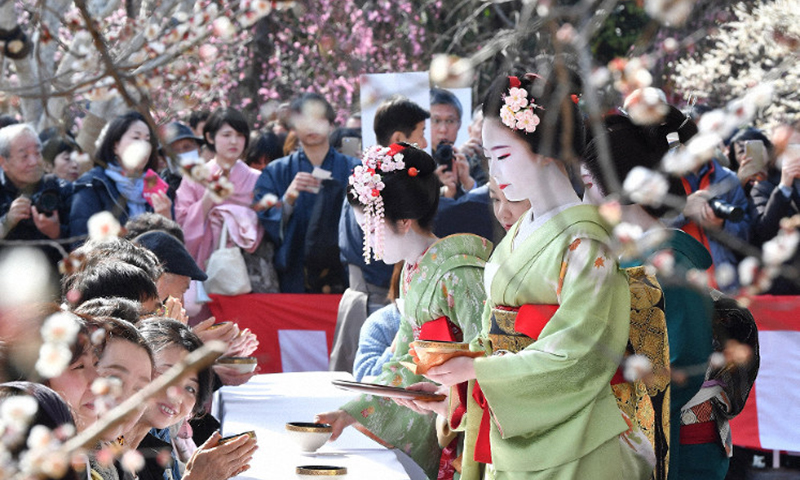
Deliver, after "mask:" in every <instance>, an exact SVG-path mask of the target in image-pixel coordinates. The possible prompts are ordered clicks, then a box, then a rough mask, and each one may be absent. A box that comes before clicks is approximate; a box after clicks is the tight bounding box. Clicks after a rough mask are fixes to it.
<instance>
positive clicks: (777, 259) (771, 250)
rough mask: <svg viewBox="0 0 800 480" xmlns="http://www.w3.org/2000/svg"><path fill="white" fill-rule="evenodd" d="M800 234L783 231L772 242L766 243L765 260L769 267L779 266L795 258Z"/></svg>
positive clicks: (793, 231) (794, 231) (764, 248)
mask: <svg viewBox="0 0 800 480" xmlns="http://www.w3.org/2000/svg"><path fill="white" fill-rule="evenodd" d="M798 242H800V233H798V231H797V230H791V231H787V230H781V231H780V232H778V235H776V236H775V238H773V239H772V240H769V241H768V242H766V243H764V246H763V247H762V248H763V259H764V264H765V265H768V266H778V265H781V264H782V263H783V262H785V261H787V260H789V259H790V258H792V257H793V256H794V253H795V251H796V250H797V244H798Z"/></svg>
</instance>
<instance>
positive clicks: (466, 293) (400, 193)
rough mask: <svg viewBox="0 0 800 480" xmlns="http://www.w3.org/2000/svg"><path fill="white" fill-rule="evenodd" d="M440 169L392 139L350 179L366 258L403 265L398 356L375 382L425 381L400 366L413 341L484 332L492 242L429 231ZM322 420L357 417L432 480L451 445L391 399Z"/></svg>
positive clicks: (343, 422) (363, 402)
mask: <svg viewBox="0 0 800 480" xmlns="http://www.w3.org/2000/svg"><path fill="white" fill-rule="evenodd" d="M435 169H436V163H435V162H434V161H433V159H432V158H431V157H430V155H428V154H427V153H425V152H424V151H422V150H419V149H417V148H415V147H411V146H408V145H405V144H402V145H397V144H394V145H391V146H390V147H388V148H379V147H374V148H373V149H371V150H369V151H368V152H367V153H366V154H365V157H364V165H363V166H362V167H357V168H356V170H355V173H354V175H353V177H352V179H351V188H350V192H349V198H350V199H351V200H355V207H356V208H355V213H356V217H357V218H358V220H359V223H360V224H361V226H362V228H363V229H364V232H365V252H366V254H367V256H369V252H370V250H371V251H373V252H374V253H375V256H376V257H377V258H383V259H384V261H385V262H386V263H390V264H391V263H396V262H398V261H401V260H405V262H406V266H405V268H404V269H403V274H402V278H401V296H400V301H399V302H398V307H399V308H400V311H401V313H402V314H403V321H402V322H401V324H400V330H399V332H398V334H397V335H398V336H397V338H396V340H395V342H396V347H395V353H394V356H393V358H392V359H391V360H390V361H389V362H388V363H387V364H386V365H385V366H384V369H383V373H382V374H381V375H380V376H379V377H378V379H377V382H376V383H380V384H385V385H392V386H404V387H405V386H409V385H412V384H414V383H417V382H421V381H426V380H425V379H424V378H423V377H422V376H420V375H415V374H413V373H412V372H411V371H410V370H408V369H407V368H406V367H403V366H402V365H401V364H400V362H401V361H404V362H413V359H412V356H411V355H410V354H409V343H410V342H412V341H414V340H416V339H420V338H421V339H428V340H442V339H447V340H455V341H465V342H469V341H471V340H474V339H476V338H477V337H478V334H479V333H480V331H481V323H480V312H481V310H482V308H483V302H484V300H485V293H484V289H483V267H484V265H485V263H486V260H487V259H488V258H489V254H490V253H491V250H492V244H491V242H489V241H488V240H485V239H483V238H480V237H477V236H475V235H452V236H449V237H445V238H443V239H438V238H436V237H435V236H434V235H433V234H432V233H431V227H432V220H433V217H434V215H435V213H436V210H437V205H438V192H439V184H438V179H437V177H436V175H435V173H434V170H435ZM375 177H378V178H375ZM376 202H380V204H379V205H376ZM406 405H408V404H406ZM410 406H412V408H413V405H410ZM317 421H321V422H325V423H330V424H331V425H333V426H334V438H335V437H336V436H338V434H339V433H340V432H341V430H342V429H343V428H344V427H346V426H348V425H351V424H354V423H356V422H357V425H356V427H357V428H359V429H360V430H362V431H365V432H366V433H368V434H369V435H372V436H374V437H377V438H378V439H379V440H380V441H382V442H383V443H385V444H388V445H389V446H392V447H396V448H399V449H401V450H403V451H405V452H406V453H407V454H408V455H409V456H410V457H411V458H412V459H413V460H414V461H415V462H416V463H417V464H419V465H420V467H421V468H422V469H423V470H424V471H425V473H426V474H427V475H428V476H429V477H431V478H437V474H438V471H439V469H440V459H441V458H442V447H449V446H450V445H449V444H448V445H441V446H440V445H439V440H438V438H437V431H436V417H435V416H432V415H427V414H425V413H424V412H419V411H417V412H415V411H412V410H411V409H409V408H406V406H403V404H402V402H400V404H398V403H395V402H394V401H392V400H390V399H387V398H381V397H375V396H370V395H362V396H360V397H358V398H357V399H355V400H353V401H351V402H349V403H347V404H345V405H344V406H343V407H342V408H341V409H340V410H338V411H335V412H328V413H323V414H320V415H318V416H317ZM445 466H446V465H445Z"/></svg>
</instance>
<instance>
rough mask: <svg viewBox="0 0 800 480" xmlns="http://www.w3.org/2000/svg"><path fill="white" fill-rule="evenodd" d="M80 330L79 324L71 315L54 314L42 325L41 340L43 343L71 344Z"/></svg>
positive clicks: (64, 313)
mask: <svg viewBox="0 0 800 480" xmlns="http://www.w3.org/2000/svg"><path fill="white" fill-rule="evenodd" d="M80 328H81V327H80V324H79V323H78V322H77V320H76V319H75V316H74V315H72V314H71V313H68V312H58V313H54V314H53V315H50V316H49V317H47V319H46V320H45V321H44V324H43V325H42V328H41V333H42V339H43V340H44V341H45V342H56V343H58V342H60V343H68V344H69V343H73V342H74V341H75V337H76V336H77V335H78V332H79V331H80Z"/></svg>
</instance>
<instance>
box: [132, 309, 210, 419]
mask: <svg viewBox="0 0 800 480" xmlns="http://www.w3.org/2000/svg"><path fill="white" fill-rule="evenodd" d="M138 328H139V333H141V335H142V337H144V339H145V341H146V342H147V344H148V345H149V346H150V348H151V349H152V350H153V354H154V355H158V352H160V351H161V350H164V349H165V348H168V347H171V346H178V347H181V348H183V349H184V350H186V351H187V352H194V351H195V350H197V349H199V348H200V347H202V346H203V341H202V340H200V337H198V336H197V335H196V334H195V333H194V332H192V329H191V328H189V327H187V326H186V325H184V324H182V323H181V322H179V321H177V320H173V319H171V318H163V317H154V318H148V319H146V320H142V321H141V322H139V324H138ZM197 379H198V383H199V384H200V385H199V388H198V390H197V401H196V402H195V404H194V409H192V412H193V413H194V414H195V415H197V416H199V415H202V414H203V413H204V411H205V404H206V402H207V401H208V400H209V399H210V398H211V393H212V385H213V384H212V381H213V376H212V373H211V369H210V368H204V369H202V370H200V371H198V372H197Z"/></svg>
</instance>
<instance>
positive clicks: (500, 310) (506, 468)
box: [426, 73, 652, 480]
mask: <svg viewBox="0 0 800 480" xmlns="http://www.w3.org/2000/svg"><path fill="white" fill-rule="evenodd" d="M542 74H543V75H545V73H542ZM559 87H560V85H559V86H557V85H555V82H554V81H552V82H551V81H550V79H547V78H543V77H540V76H539V75H533V74H527V75H524V76H502V77H499V78H497V79H496V80H495V81H494V83H493V84H492V85H491V87H490V88H489V91H488V93H487V95H486V97H485V99H484V103H483V115H484V124H483V146H484V148H485V149H486V152H487V155H488V156H489V158H490V174H491V176H492V177H494V179H495V180H496V181H497V184H498V186H499V187H500V189H501V190H502V191H503V193H504V194H505V195H506V197H507V198H508V199H509V200H523V199H528V200H529V201H530V202H531V210H530V211H529V212H528V213H527V214H525V215H523V216H522V217H520V219H519V220H518V221H517V223H516V224H515V225H514V226H513V227H512V228H511V230H509V232H508V234H507V235H506V237H505V238H504V239H503V241H502V242H501V243H500V244H499V245H498V246H497V249H496V250H495V251H494V253H493V254H492V258H491V259H490V260H489V262H488V263H487V264H486V270H485V288H486V293H487V297H488V299H487V301H486V309H485V311H484V316H483V331H482V334H481V338H480V340H481V343H480V345H475V347H476V348H477V347H482V348H485V350H486V353H487V356H486V357H479V358H475V359H473V358H469V357H457V358H454V359H452V360H450V361H448V362H446V363H444V364H442V365H440V366H438V367H434V368H432V369H430V370H429V371H428V373H426V377H428V378H429V379H431V380H434V381H435V382H438V383H441V384H443V385H452V386H454V387H455V388H454V391H455V392H458V394H457V395H456V394H455V393H451V399H450V402H451V413H450V417H449V420H450V423H451V426H452V427H453V428H459V427H463V425H462V424H463V422H464V419H466V437H465V446H466V448H467V449H468V450H467V452H465V455H464V459H463V462H464V471H463V473H462V478H481V477H483V478H492V479H522V478H525V479H544V478H547V479H587V478H591V479H600V480H603V479H608V480H620V479H627V478H643V477H644V478H648V477H649V476H650V474H651V472H652V468H651V467H650V468H649V471H643V470H647V469H648V466H644V465H641V464H640V463H639V462H638V461H637V460H636V459H634V458H633V457H634V451H633V450H632V449H631V448H628V447H625V446H623V443H622V442H621V440H620V434H622V433H623V432H626V431H627V429H628V424H627V423H626V421H625V420H624V419H623V417H622V415H621V414H620V410H619V409H618V407H617V402H616V400H615V397H614V393H613V392H612V388H611V385H610V382H611V380H612V377H614V375H615V373H616V372H617V367H618V366H619V364H620V360H621V359H622V356H623V352H624V351H625V347H626V343H627V341H628V331H629V321H630V307H631V301H630V292H629V286H628V281H627V277H626V275H625V273H624V272H623V271H622V270H621V269H620V268H619V266H618V264H617V261H616V260H615V258H614V255H613V254H611V253H610V249H609V247H608V244H609V241H610V236H611V234H610V232H609V229H608V227H607V226H606V224H605V222H604V221H603V220H602V219H601V217H600V215H599V213H598V211H597V209H596V207H594V206H592V205H584V204H582V203H581V199H580V198H579V197H578V195H577V194H576V192H575V190H574V189H573V186H572V184H571V182H570V175H569V173H568V172H569V171H570V169H571V168H573V167H572V165H571V164H570V160H571V159H573V158H575V157H576V156H577V155H580V153H581V152H582V150H583V147H584V128H583V119H582V116H581V112H580V111H579V110H578V108H577V105H576V104H575V103H574V101H573V100H572V99H571V98H570V95H569V94H570V93H573V91H570V89H569V88H559ZM557 95H560V96H557ZM467 382H468V383H467ZM465 407H466V414H464V408H465ZM482 465H485V473H483V474H481V473H480V471H481V467H482Z"/></svg>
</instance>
